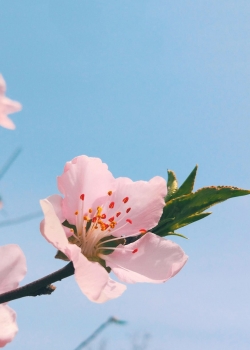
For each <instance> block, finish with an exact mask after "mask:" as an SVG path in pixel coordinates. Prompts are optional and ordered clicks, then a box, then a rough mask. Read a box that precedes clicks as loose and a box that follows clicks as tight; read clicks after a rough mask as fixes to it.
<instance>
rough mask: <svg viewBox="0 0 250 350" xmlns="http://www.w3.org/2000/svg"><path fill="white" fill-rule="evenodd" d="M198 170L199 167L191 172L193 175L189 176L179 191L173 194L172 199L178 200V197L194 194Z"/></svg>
mask: <svg viewBox="0 0 250 350" xmlns="http://www.w3.org/2000/svg"><path fill="white" fill-rule="evenodd" d="M197 170H198V165H196V166H195V168H194V169H193V170H192V171H191V173H190V174H189V175H188V177H187V178H186V180H185V181H184V182H183V184H182V185H181V187H180V188H179V189H178V191H176V192H175V193H174V194H173V196H172V198H171V199H173V198H176V197H180V196H184V195H186V194H189V193H192V191H193V189H194V183H195V178H196V174H197Z"/></svg>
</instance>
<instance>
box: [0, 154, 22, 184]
mask: <svg viewBox="0 0 250 350" xmlns="http://www.w3.org/2000/svg"><path fill="white" fill-rule="evenodd" d="M21 150H22V149H21V148H17V149H16V150H15V152H14V153H13V154H12V155H11V156H10V158H9V159H8V160H7V162H6V163H5V164H4V166H3V167H2V169H1V170H0V179H1V178H2V177H3V176H4V174H5V173H6V171H7V170H8V169H9V167H10V166H11V164H12V163H14V161H15V160H16V159H17V157H18V156H19V154H20V153H21Z"/></svg>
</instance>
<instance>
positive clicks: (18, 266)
mask: <svg viewBox="0 0 250 350" xmlns="http://www.w3.org/2000/svg"><path fill="white" fill-rule="evenodd" d="M26 272H27V269H26V260H25V256H24V254H23V252H22V251H21V249H20V248H19V247H18V246H17V245H16V244H8V245H5V246H2V247H0V294H2V293H5V292H8V291H10V290H13V289H16V288H17V287H18V284H19V282H20V281H21V280H22V279H23V277H24V276H25V274H26ZM17 331H18V328H17V324H16V313H15V311H14V310H12V309H11V308H10V307H9V306H8V305H7V304H6V303H5V304H1V305H0V347H1V348H2V347H4V346H5V345H6V344H7V343H9V342H11V341H12V340H13V338H14V336H15V335H16V333H17Z"/></svg>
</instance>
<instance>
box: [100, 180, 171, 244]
mask: <svg viewBox="0 0 250 350" xmlns="http://www.w3.org/2000/svg"><path fill="white" fill-rule="evenodd" d="M113 190H114V192H113V194H112V196H111V197H110V199H109V201H108V202H107V203H106V205H105V206H104V208H103V213H106V214H107V217H109V218H110V217H114V219H115V221H116V222H117V225H116V227H115V229H113V230H112V231H111V234H112V235H114V236H117V237H120V236H121V235H124V236H129V235H132V234H137V235H138V234H140V232H139V231H140V230H142V229H144V230H149V229H151V228H153V227H155V226H156V225H157V223H158V222H159V219H160V217H161V215H162V210H163V207H164V205H165V202H164V197H165V196H166V193H167V185H166V181H165V180H164V179H163V178H161V177H159V176H156V177H154V178H153V179H151V180H150V181H148V182H146V181H137V182H133V181H132V180H130V179H128V178H118V179H116V181H115V187H114V188H113ZM111 201H112V202H113V203H114V207H113V208H112V209H110V208H109V204H110V202H111ZM117 213H120V215H119V216H118V217H117Z"/></svg>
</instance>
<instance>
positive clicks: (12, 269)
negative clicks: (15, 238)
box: [0, 244, 27, 294]
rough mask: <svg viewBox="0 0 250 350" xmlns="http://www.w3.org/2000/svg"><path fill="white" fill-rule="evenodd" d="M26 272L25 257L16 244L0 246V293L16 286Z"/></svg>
mask: <svg viewBox="0 0 250 350" xmlns="http://www.w3.org/2000/svg"><path fill="white" fill-rule="evenodd" d="M26 272H27V267H26V259H25V256H24V254H23V252H22V250H21V249H20V248H19V246H18V245H16V244H9V245H5V246H2V247H0V294H1V293H4V292H8V291H9V290H12V289H15V288H17V287H18V284H19V282H20V281H21V280H22V279H23V278H24V276H25V274H26Z"/></svg>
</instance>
